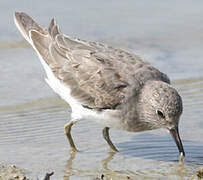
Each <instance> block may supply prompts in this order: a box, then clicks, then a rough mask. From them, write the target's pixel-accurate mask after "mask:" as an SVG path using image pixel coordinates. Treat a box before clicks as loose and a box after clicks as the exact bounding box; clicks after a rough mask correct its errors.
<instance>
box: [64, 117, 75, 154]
mask: <svg viewBox="0 0 203 180" xmlns="http://www.w3.org/2000/svg"><path fill="white" fill-rule="evenodd" d="M73 124H74V122H73V121H70V122H68V123H67V124H66V125H65V126H64V129H65V133H66V136H67V138H68V141H69V144H70V146H71V148H72V151H75V152H76V151H78V150H77V148H76V147H75V144H74V142H73V139H72V136H71V127H72V126H73Z"/></svg>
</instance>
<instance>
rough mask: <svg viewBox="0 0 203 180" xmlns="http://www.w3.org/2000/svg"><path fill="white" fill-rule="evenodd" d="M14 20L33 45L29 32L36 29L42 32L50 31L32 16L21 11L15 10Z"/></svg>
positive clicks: (45, 33)
mask: <svg viewBox="0 0 203 180" xmlns="http://www.w3.org/2000/svg"><path fill="white" fill-rule="evenodd" d="M14 21H15V24H16V26H17V27H18V29H19V31H20V32H21V34H22V35H23V37H24V38H25V39H26V40H27V41H28V42H29V43H30V44H31V45H32V42H31V40H30V36H29V32H30V31H31V30H35V31H37V32H40V33H41V34H44V35H47V34H48V31H47V30H46V29H43V28H42V27H40V26H39V25H38V24H37V23H36V22H35V21H34V20H33V19H32V18H31V17H30V16H28V15H27V14H25V13H23V12H21V13H19V12H15V14H14Z"/></svg>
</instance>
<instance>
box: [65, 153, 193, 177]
mask: <svg viewBox="0 0 203 180" xmlns="http://www.w3.org/2000/svg"><path fill="white" fill-rule="evenodd" d="M79 153H80V152H71V153H70V157H69V159H68V161H67V164H66V166H65V173H64V180H70V179H71V178H73V179H74V177H79V179H80V178H81V177H86V178H92V179H93V178H96V177H101V176H102V175H104V177H105V179H107V180H108V179H112V180H114V179H115V180H118V179H143V178H144V179H157V177H159V176H160V175H162V176H166V177H174V178H176V179H177V178H178V179H180V180H183V179H184V178H185V177H186V176H187V177H191V176H192V172H191V167H190V166H188V165H187V164H178V163H175V164H174V163H173V164H172V163H169V164H164V165H163V167H162V168H161V169H155V170H150V169H148V170H147V171H146V172H145V171H142V170H138V171H132V170H116V169H113V168H110V167H109V165H110V163H111V161H112V160H113V159H114V156H115V155H116V154H117V152H109V153H108V157H106V158H105V159H103V160H101V161H100V163H101V164H102V169H101V170H98V169H92V170H89V169H88V166H86V167H83V168H82V169H81V168H78V169H77V168H73V164H74V160H75V158H76V156H77V154H79ZM95 161H97V159H95ZM87 163H88V162H87ZM119 163H122V162H119ZM136 163H140V161H137V162H136ZM76 166H77V165H76ZM166 169H167V171H166V172H164V170H166ZM153 176H155V177H153Z"/></svg>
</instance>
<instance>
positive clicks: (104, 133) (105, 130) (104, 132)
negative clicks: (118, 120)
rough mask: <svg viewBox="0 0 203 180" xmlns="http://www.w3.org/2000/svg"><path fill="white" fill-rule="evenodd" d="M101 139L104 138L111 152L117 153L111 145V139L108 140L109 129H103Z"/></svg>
mask: <svg viewBox="0 0 203 180" xmlns="http://www.w3.org/2000/svg"><path fill="white" fill-rule="evenodd" d="M103 137H104V139H105V140H106V142H107V143H108V144H109V146H110V147H111V149H112V150H113V151H116V152H118V150H117V149H116V147H115V146H114V144H113V143H112V141H111V139H110V137H109V127H105V128H104V129H103Z"/></svg>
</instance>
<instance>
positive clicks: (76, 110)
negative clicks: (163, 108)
mask: <svg viewBox="0 0 203 180" xmlns="http://www.w3.org/2000/svg"><path fill="white" fill-rule="evenodd" d="M29 36H30V40H29V42H30V44H31V45H32V47H33V48H34V49H35V51H36V52H37V54H38V56H39V59H40V61H41V63H42V65H43V67H44V69H45V72H46V74H47V78H45V81H46V82H47V84H48V85H49V86H50V87H51V88H52V89H53V90H54V91H55V92H56V93H57V94H58V95H59V96H60V97H61V98H62V99H64V100H65V101H66V102H67V103H68V104H69V105H70V106H71V109H72V114H71V116H72V118H71V121H73V122H76V121H78V120H81V119H88V120H93V121H96V122H98V123H101V124H103V125H104V126H108V127H114V128H118V129H122V128H121V127H120V123H119V122H118V118H115V117H114V116H113V114H115V113H116V112H114V111H113V110H105V111H101V112H97V111H94V110H91V109H87V108H84V107H83V106H82V105H81V104H80V103H79V102H78V101H77V100H76V99H74V98H73V97H72V96H71V90H70V88H69V87H68V86H65V85H64V84H63V83H62V82H60V81H59V80H58V79H57V78H56V77H55V75H54V73H53V72H52V70H51V68H50V67H49V66H48V64H47V63H46V61H45V60H44V59H43V58H42V56H41V55H40V53H39V52H38V50H37V49H36V48H35V46H34V44H33V41H32V38H31V33H29Z"/></svg>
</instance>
